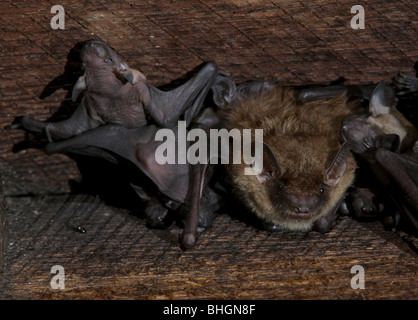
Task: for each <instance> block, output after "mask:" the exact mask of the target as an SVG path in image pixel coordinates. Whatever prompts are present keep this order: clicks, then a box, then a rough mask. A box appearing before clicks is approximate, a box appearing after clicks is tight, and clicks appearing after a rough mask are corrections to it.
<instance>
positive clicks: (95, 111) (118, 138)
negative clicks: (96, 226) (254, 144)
mask: <svg viewBox="0 0 418 320" xmlns="http://www.w3.org/2000/svg"><path fill="white" fill-rule="evenodd" d="M81 60H82V62H83V68H84V74H83V75H82V76H81V77H80V78H79V79H78V81H77V82H76V84H75V86H74V89H73V94H72V99H73V100H74V101H75V100H77V98H78V96H79V95H80V94H81V93H83V97H82V99H81V101H80V104H79V106H78V107H77V109H76V110H75V112H74V114H73V115H72V116H71V117H70V118H69V119H67V120H64V121H60V122H45V121H38V120H35V119H32V118H29V117H23V118H21V119H20V122H19V123H15V124H14V126H13V128H18V127H22V128H23V129H25V130H27V131H32V132H41V131H43V130H44V131H45V132H46V134H47V136H48V138H49V140H50V141H53V140H61V141H58V142H55V143H50V144H48V145H47V146H46V149H45V150H46V152H47V153H48V154H52V153H57V152H70V153H76V154H84V155H89V156H95V157H101V158H105V159H107V160H110V161H112V162H117V159H116V158H117V157H122V158H125V159H127V160H129V161H131V162H132V163H133V164H134V165H136V166H137V167H138V168H139V169H140V170H141V171H142V172H144V173H145V174H146V175H147V176H148V177H149V178H150V179H151V180H152V181H153V182H154V183H155V185H156V186H157V188H158V189H159V191H160V195H159V198H158V199H155V198H153V197H150V196H149V195H148V194H147V192H146V191H145V190H142V189H141V188H140V187H139V186H136V185H133V187H134V189H135V190H136V191H137V193H138V195H139V196H140V197H141V198H142V199H144V200H146V201H147V202H148V206H147V209H146V210H145V214H146V216H147V218H148V220H149V222H150V224H151V225H154V226H158V225H159V224H161V223H162V222H163V220H164V218H165V216H166V215H167V212H168V210H175V209H178V208H179V207H180V205H182V204H184V205H185V206H186V212H187V210H188V209H187V207H188V206H189V204H190V203H191V200H190V199H193V197H196V195H198V197H199V199H198V201H199V210H200V212H202V213H201V215H200V216H201V218H200V221H197V220H196V219H194V220H193V219H192V221H191V222H190V221H189V220H190V218H188V219H187V222H186V227H185V230H186V231H185V235H184V238H192V239H191V240H189V241H184V242H185V243H186V246H187V247H190V246H192V245H193V244H194V241H195V240H194V239H195V237H196V230H197V223H198V222H199V224H200V227H201V228H205V227H207V226H208V225H210V223H211V220H212V218H213V212H214V211H215V210H216V208H217V204H218V201H219V198H218V197H217V196H216V194H215V193H214V192H213V191H212V190H211V189H210V188H205V193H204V195H203V196H202V193H203V187H204V185H203V181H204V180H203V178H202V175H201V174H200V171H199V170H201V169H202V170H204V172H206V167H205V166H196V167H195V168H191V167H190V166H189V164H187V163H186V164H166V165H160V164H158V163H157V162H156V158H155V152H156V149H157V148H158V146H159V145H161V143H162V142H161V141H156V139H155V135H156V133H157V131H158V130H159V129H161V128H169V129H172V130H173V132H175V133H176V136H175V139H174V140H175V141H173V143H175V142H176V141H177V139H178V136H177V127H178V121H179V120H184V121H185V122H186V126H189V125H190V123H191V120H192V119H193V118H194V117H195V116H196V115H197V114H198V113H199V112H200V110H201V109H202V107H203V102H204V100H205V98H206V95H207V93H208V92H209V90H210V89H211V86H212V85H214V83H215V82H216V79H217V78H218V77H219V76H220V75H219V74H223V73H222V71H220V70H218V67H217V65H216V64H215V63H213V62H209V63H206V64H204V65H203V67H202V68H201V69H200V71H199V72H198V73H197V74H196V75H195V76H194V77H193V78H191V79H190V80H189V81H187V82H186V83H185V84H183V85H181V86H179V87H177V88H175V89H173V90H171V91H162V90H159V89H157V88H156V87H154V86H153V85H151V84H150V83H149V82H148V81H147V80H146V79H145V76H144V75H143V74H142V73H141V72H139V71H137V70H134V69H130V68H129V66H128V65H127V63H126V62H124V61H122V60H121V59H120V57H119V56H118V55H117V54H116V53H115V52H114V51H113V50H112V49H111V48H109V47H108V46H107V45H106V44H105V43H104V42H103V41H100V40H91V41H88V42H87V43H86V44H85V45H84V47H83V48H82V51H81ZM204 122H206V123H207V122H208V121H207V119H206V120H205V121H204ZM206 125H207V124H206ZM196 190H199V191H198V193H196ZM201 198H202V201H203V205H202V206H201V205H200V200H201ZM197 219H199V216H198V217H197ZM190 224H193V225H192V226H190ZM187 230H192V231H190V232H189V233H190V234H192V235H188V232H187Z"/></svg>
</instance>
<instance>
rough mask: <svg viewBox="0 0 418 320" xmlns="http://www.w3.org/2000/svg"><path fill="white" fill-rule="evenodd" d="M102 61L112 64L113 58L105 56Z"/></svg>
mask: <svg viewBox="0 0 418 320" xmlns="http://www.w3.org/2000/svg"><path fill="white" fill-rule="evenodd" d="M104 62H105V63H106V64H113V60H112V58H110V57H107V58H106V59H105V60H104Z"/></svg>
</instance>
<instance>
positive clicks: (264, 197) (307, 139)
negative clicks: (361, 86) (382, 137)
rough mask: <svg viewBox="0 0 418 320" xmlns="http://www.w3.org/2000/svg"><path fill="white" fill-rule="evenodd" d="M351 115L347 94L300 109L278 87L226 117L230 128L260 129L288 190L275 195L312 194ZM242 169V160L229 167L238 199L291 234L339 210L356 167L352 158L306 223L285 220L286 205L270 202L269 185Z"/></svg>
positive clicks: (243, 102)
mask: <svg viewBox="0 0 418 320" xmlns="http://www.w3.org/2000/svg"><path fill="white" fill-rule="evenodd" d="M354 113H356V111H355V107H354V104H348V103H347V99H346V97H345V96H339V97H336V98H334V99H331V100H327V101H315V102H310V103H306V104H304V105H298V104H297V103H296V101H295V96H294V92H293V91H292V90H290V89H283V88H278V89H274V90H272V91H271V92H269V93H267V94H263V95H261V96H259V97H256V96H255V97H250V98H248V99H246V100H241V101H238V102H237V104H236V106H235V108H234V111H232V112H231V113H230V115H229V119H228V128H229V129H232V128H238V129H263V140H264V143H266V144H268V145H269V146H270V147H271V149H272V151H273V153H274V154H275V156H276V157H277V159H278V161H279V163H280V165H281V167H282V168H283V169H284V175H283V176H282V178H281V179H282V180H284V181H286V187H285V189H284V190H281V191H275V192H282V193H283V192H284V193H288V194H291V193H303V192H313V193H315V192H316V190H318V188H319V185H321V183H322V182H323V180H324V173H325V171H326V169H327V168H328V167H329V166H330V164H331V162H332V160H333V158H334V156H335V155H336V154H337V152H338V150H339V148H340V142H339V130H340V127H341V123H342V121H343V120H344V119H345V118H347V117H348V116H350V115H353V114H354ZM231 163H232V162H231ZM246 166H248V165H246V164H245V163H244V162H243V161H242V164H240V165H235V164H230V165H228V166H227V171H228V173H229V175H230V177H231V180H232V184H233V187H234V188H235V190H236V192H237V195H238V196H239V197H240V198H241V199H242V200H243V202H244V203H245V204H246V205H247V206H248V207H249V208H250V209H252V210H253V211H254V212H255V213H256V214H257V215H258V216H259V217H260V218H262V219H264V220H266V221H268V222H272V223H274V224H276V225H280V226H282V227H285V228H287V229H292V230H308V229H310V228H312V225H313V222H315V221H316V220H318V219H319V218H320V217H322V216H324V215H325V214H326V213H328V212H329V211H330V210H332V209H333V208H334V207H335V206H337V205H338V203H339V201H340V200H341V198H342V197H343V196H344V194H345V192H346V190H347V188H348V187H349V186H350V185H351V184H352V182H353V180H354V171H355V168H356V164H355V161H354V158H353V156H352V155H351V154H350V156H349V158H348V161H347V169H346V171H345V174H344V175H343V177H342V178H341V180H340V182H339V183H338V184H337V185H336V186H335V187H333V188H331V189H330V190H328V191H327V194H328V195H327V196H326V198H324V199H323V205H322V206H321V207H319V208H318V212H316V213H315V215H314V216H313V217H312V218H311V219H309V220H298V219H292V217H290V216H289V215H290V214H291V213H290V212H289V211H290V209H289V207H288V206H287V205H286V203H282V204H280V203H279V204H277V203H274V201H272V198H271V190H268V186H266V185H264V184H262V183H260V182H259V181H258V180H257V177H256V176H254V175H244V174H243V172H244V168H245V167H246ZM284 202H285V201H284Z"/></svg>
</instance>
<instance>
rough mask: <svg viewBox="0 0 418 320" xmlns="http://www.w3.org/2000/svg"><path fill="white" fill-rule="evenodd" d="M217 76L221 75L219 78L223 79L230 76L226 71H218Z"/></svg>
mask: <svg viewBox="0 0 418 320" xmlns="http://www.w3.org/2000/svg"><path fill="white" fill-rule="evenodd" d="M218 74H219V75H221V76H224V77H231V76H232V73H231V72H228V71H225V70H222V69H219V70H218Z"/></svg>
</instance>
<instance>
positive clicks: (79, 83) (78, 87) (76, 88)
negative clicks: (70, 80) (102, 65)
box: [71, 74, 87, 102]
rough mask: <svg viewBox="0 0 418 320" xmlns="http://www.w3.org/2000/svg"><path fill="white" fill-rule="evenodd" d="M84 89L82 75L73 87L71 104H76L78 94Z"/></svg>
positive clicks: (84, 83) (84, 78)
mask: <svg viewBox="0 0 418 320" xmlns="http://www.w3.org/2000/svg"><path fill="white" fill-rule="evenodd" d="M86 88H87V85H86V75H85V74H83V75H82V76H81V77H79V78H78V79H77V82H76V83H75V85H74V88H73V92H72V95H71V100H73V102H76V101H77V98H78V96H79V95H80V93H81V92H83V91H84V90H86Z"/></svg>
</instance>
